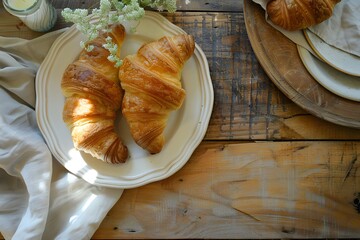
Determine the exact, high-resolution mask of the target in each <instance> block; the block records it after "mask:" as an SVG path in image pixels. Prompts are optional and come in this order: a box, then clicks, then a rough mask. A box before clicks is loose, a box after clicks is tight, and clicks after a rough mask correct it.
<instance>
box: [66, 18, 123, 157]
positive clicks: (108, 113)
mask: <svg viewBox="0 0 360 240" xmlns="http://www.w3.org/2000/svg"><path fill="white" fill-rule="evenodd" d="M107 36H110V37H112V39H113V41H115V42H116V43H117V45H118V52H117V54H118V55H120V47H121V45H122V43H123V40H124V37H125V29H124V27H123V26H122V25H113V26H112V27H111V32H109V33H107V34H105V33H104V34H102V35H100V36H99V37H97V38H96V39H95V40H93V41H92V42H89V44H91V45H93V46H94V49H93V50H92V51H90V52H88V51H86V50H83V51H82V52H81V53H80V56H79V58H78V59H77V60H76V61H75V62H73V63H71V64H70V65H69V66H68V67H67V68H66V70H65V72H64V74H63V78H62V82H61V89H62V92H63V94H64V96H65V97H66V99H65V105H64V109H63V120H64V122H65V123H66V124H67V126H68V127H69V128H70V130H71V136H72V139H73V142H74V146H75V147H76V148H77V149H79V150H82V151H84V152H86V153H89V154H91V155H92V156H93V157H96V158H98V159H100V160H102V161H105V162H108V163H121V162H124V161H125V160H126V159H127V158H128V150H127V147H126V146H124V145H123V143H122V142H121V140H120V138H119V137H118V135H117V134H116V133H115V128H114V121H115V118H116V111H117V110H119V109H120V107H121V101H122V97H123V90H122V89H121V87H120V84H119V78H118V68H115V67H114V63H112V62H110V61H109V60H108V59H107V57H108V55H109V51H108V50H106V49H104V48H103V47H102V45H103V44H104V43H105V42H106V41H105V38H106V37H107Z"/></svg>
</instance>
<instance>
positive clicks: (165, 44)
mask: <svg viewBox="0 0 360 240" xmlns="http://www.w3.org/2000/svg"><path fill="white" fill-rule="evenodd" d="M194 48H195V43H194V39H193V37H192V36H190V35H186V34H180V35H176V36H173V37H163V38H161V39H159V40H158V41H154V42H151V43H148V44H145V45H143V46H142V47H141V48H140V49H139V50H138V51H137V53H136V54H134V55H130V56H127V57H126V58H125V59H124V62H123V64H122V65H121V67H120V69H119V78H120V83H121V86H122V88H123V89H124V90H125V95H124V100H123V105H122V113H123V115H124V117H125V119H126V120H127V123H128V126H129V128H130V132H131V135H132V137H133V138H134V140H135V142H136V143H137V144H138V145H139V146H141V147H142V148H144V149H146V150H147V151H148V152H149V153H152V154H154V153H158V152H160V151H161V150H162V148H163V146H164V143H165V138H164V129H165V126H166V124H167V120H168V117H169V113H170V112H171V111H174V110H176V109H178V108H180V107H181V105H182V103H183V100H184V97H185V90H184V89H183V88H182V86H181V82H180V79H181V72H182V68H183V66H184V64H185V62H186V61H187V60H188V59H189V58H190V57H191V55H192V54H193V52H194Z"/></svg>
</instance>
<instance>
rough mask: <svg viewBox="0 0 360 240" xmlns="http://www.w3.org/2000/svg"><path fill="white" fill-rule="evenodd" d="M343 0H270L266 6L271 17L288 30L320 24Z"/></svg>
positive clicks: (275, 22)
mask: <svg viewBox="0 0 360 240" xmlns="http://www.w3.org/2000/svg"><path fill="white" fill-rule="evenodd" d="M340 1H341V0H270V1H269V2H268V3H267V6H266V12H267V14H268V16H269V19H270V20H271V21H272V22H273V23H274V24H275V25H277V26H280V27H281V28H283V29H285V30H288V31H294V30H300V29H304V28H307V27H310V26H312V25H315V24H319V23H321V22H323V21H324V20H326V19H328V18H329V17H331V16H332V14H333V9H334V7H335V5H336V4H337V3H339V2H340Z"/></svg>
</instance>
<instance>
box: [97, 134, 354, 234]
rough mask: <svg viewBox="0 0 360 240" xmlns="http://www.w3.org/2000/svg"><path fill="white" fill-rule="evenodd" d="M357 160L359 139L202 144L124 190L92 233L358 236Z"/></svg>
mask: <svg viewBox="0 0 360 240" xmlns="http://www.w3.org/2000/svg"><path fill="white" fill-rule="evenodd" d="M359 158H360V142H348V141H346V142H274V143H269V142H257V143H243V144H224V145H222V144H213V143H202V144H201V145H200V147H199V148H198V149H197V150H196V151H195V153H194V154H193V156H192V157H191V159H190V160H189V162H188V163H187V164H186V165H185V166H184V167H183V169H181V170H180V171H179V172H177V173H176V174H175V175H173V176H172V177H170V178H168V179H166V180H163V181H160V182H156V183H152V184H149V185H147V186H144V187H140V188H136V189H131V190H125V192H124V194H123V196H122V197H121V199H120V200H119V201H118V202H117V204H116V205H115V206H114V208H113V209H112V210H111V211H110V212H109V214H108V215H107V217H106V218H105V220H104V221H103V223H102V224H101V226H100V228H99V230H98V231H97V232H96V233H95V235H94V236H93V238H94V239H105V238H106V239H130V238H144V237H146V238H155V239H156V238H158V239H159V238H223V237H226V238H260V239H262V238H342V237H352V238H354V237H355V238H357V237H360V228H359V224H360V215H359V211H358V210H356V208H355V207H356V206H358V205H356V204H357V203H358V200H357V199H359V195H358V194H359V192H360V175H359V172H358V171H357V169H358V167H359V166H360V165H359V161H358V159H359ZM354 204H355V205H356V206H355V205H354Z"/></svg>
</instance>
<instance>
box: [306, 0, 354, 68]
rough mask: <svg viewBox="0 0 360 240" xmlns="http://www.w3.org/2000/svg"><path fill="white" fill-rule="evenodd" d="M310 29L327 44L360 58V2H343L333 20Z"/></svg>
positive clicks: (336, 9)
mask: <svg viewBox="0 0 360 240" xmlns="http://www.w3.org/2000/svg"><path fill="white" fill-rule="evenodd" d="M309 29H310V31H312V32H313V33H315V34H316V35H318V36H319V37H320V38H321V39H322V40H324V41H325V42H326V43H328V44H330V45H332V46H334V47H337V48H339V49H341V50H343V51H345V52H348V53H351V54H354V55H356V56H358V57H360V1H359V0H343V1H341V2H340V3H338V4H337V5H336V7H335V9H334V12H333V15H332V16H331V18H329V19H328V20H326V21H324V22H322V23H320V24H318V25H315V26H312V27H310V28H309ZM359 67H360V66H359Z"/></svg>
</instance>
